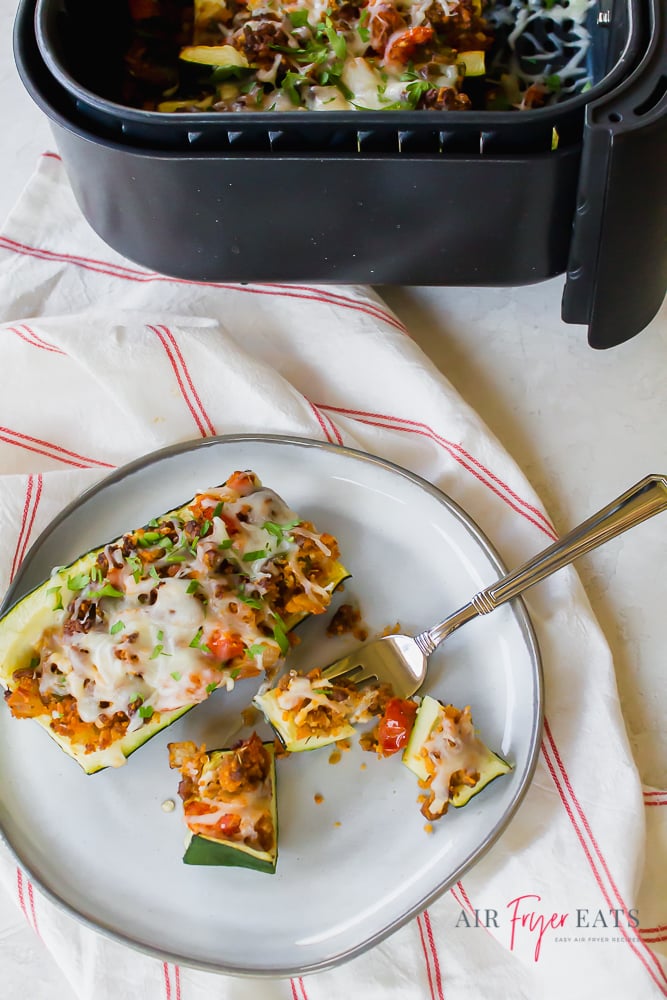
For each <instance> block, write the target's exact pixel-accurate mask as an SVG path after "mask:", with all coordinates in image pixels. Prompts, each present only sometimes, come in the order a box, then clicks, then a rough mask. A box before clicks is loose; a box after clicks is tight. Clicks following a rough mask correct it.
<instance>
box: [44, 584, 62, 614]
mask: <svg viewBox="0 0 667 1000" xmlns="http://www.w3.org/2000/svg"><path fill="white" fill-rule="evenodd" d="M47 594H55V595H56V597H55V601H54V603H53V610H54V611H61V610H62V608H63V595H62V587H49V589H48V590H47Z"/></svg>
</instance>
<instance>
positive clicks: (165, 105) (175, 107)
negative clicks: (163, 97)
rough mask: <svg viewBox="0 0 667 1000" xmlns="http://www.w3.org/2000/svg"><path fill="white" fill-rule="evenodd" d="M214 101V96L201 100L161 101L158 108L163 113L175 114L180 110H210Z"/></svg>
mask: <svg viewBox="0 0 667 1000" xmlns="http://www.w3.org/2000/svg"><path fill="white" fill-rule="evenodd" d="M214 103H215V98H214V97H213V96H210V97H204V98H203V99H202V100H201V101H197V100H195V101H186V100H182V101H160V103H159V104H158V106H157V110H158V111H161V112H162V113H163V114H174V113H176V112H179V111H208V110H209V109H210V108H212V107H213V104H214Z"/></svg>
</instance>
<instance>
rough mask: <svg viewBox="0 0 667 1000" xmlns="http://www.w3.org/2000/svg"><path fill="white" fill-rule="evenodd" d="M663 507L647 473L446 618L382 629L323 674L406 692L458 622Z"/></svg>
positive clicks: (666, 479)
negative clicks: (410, 630) (413, 627)
mask: <svg viewBox="0 0 667 1000" xmlns="http://www.w3.org/2000/svg"><path fill="white" fill-rule="evenodd" d="M666 508H667V476H647V477H646V478H645V479H642V480H641V481H640V482H638V483H636V484H635V485H634V486H632V487H631V488H630V489H629V490H627V491H626V492H625V493H623V494H622V495H621V496H620V497H618V498H617V499H616V500H614V501H612V503H610V504H607V506H606V507H603V508H602V510H599V511H598V512H597V514H593V515H592V517H589V518H588V519H587V520H586V521H583V522H582V523H581V524H580V525H579V526H578V527H576V528H573V529H572V531H569V532H568V533H567V535H564V536H563V538H560V539H559V540H558V541H556V542H554V544H553V545H550V546H549V547H548V548H546V549H544V550H543V551H542V552H539V553H538V554H537V555H536V556H534V557H533V558H532V559H529V560H528V562H526V563H524V565H523V566H520V567H519V568H518V569H515V570H513V571H512V572H511V573H508V574H507V576H504V577H503V578H502V579H501V580H498V581H497V582H496V583H493V584H491V586H490V587H487V588H486V589H485V590H482V591H480V592H479V593H478V594H475V596H474V597H473V598H472V600H471V601H470V602H469V603H468V604H465V605H464V606H463V607H462V608H459V610H458V611H455V612H454V614H452V615H450V616H449V617H448V618H445V620H444V621H442V622H439V623H438V624H437V625H434V626H433V627H432V628H429V629H426V631H425V632H420V633H419V635H415V636H410V635H386V636H382V637H381V638H379V639H371V640H370V642H367V643H365V644H364V645H363V646H360V647H359V648H358V649H355V650H353V652H351V653H349V654H348V655H347V656H343V657H341V659H339V660H336V662H335V663H332V664H330V665H329V666H328V667H325V669H324V670H323V671H322V676H323V677H325V678H327V679H328V680H332V679H333V678H334V677H340V676H341V675H343V674H344V675H346V676H347V677H349V678H350V679H351V680H353V681H355V682H361V681H367V680H371V679H373V678H377V680H379V681H382V682H386V683H388V684H391V686H392V689H393V691H394V694H395V695H396V697H398V698H408V697H409V696H410V695H411V694H414V693H415V691H416V690H417V689H418V688H419V687H420V686H421V685H422V684H423V682H424V678H425V677H426V669H427V666H428V658H429V656H430V655H431V653H432V652H433V650H434V649H436V648H437V647H438V646H439V645H440V643H441V642H443V641H444V640H445V639H446V638H447V636H448V635H451V633H452V632H454V631H455V630H456V629H457V628H460V627H461V625H465V623H466V622H469V621H470V620H471V619H472V618H477V616H478V615H487V614H489V613H490V612H491V611H494V610H495V609H496V608H498V607H500V605H501V604H504V603H505V602H506V601H511V600H512V598H514V597H518V596H519V594H522V593H523V592H524V591H525V590H528V588H529V587H532V586H533V585H534V584H536V583H539V581H540V580H544V579H545V577H547V576H551V574H552V573H555V572H557V570H559V569H562V568H563V566H567V565H569V563H571V562H572V561H573V560H574V559H576V558H577V557H578V556H581V555H583V554H584V553H585V552H590V551H591V550H592V549H596V548H598V546H600V545H604V543H605V542H608V541H610V540H611V539H612V538H616V537H617V536H618V535H621V534H622V533H623V532H624V531H628V529H629V528H633V527H634V526H635V525H637V524H641V522H642V521H645V520H646V519H647V518H649V517H653V515H654V514H659V513H660V511H662V510H665V509H666Z"/></svg>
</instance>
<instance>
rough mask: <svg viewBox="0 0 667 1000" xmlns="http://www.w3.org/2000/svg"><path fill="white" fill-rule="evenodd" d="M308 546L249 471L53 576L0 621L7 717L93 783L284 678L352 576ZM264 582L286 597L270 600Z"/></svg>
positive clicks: (307, 529)
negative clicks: (220, 704)
mask: <svg viewBox="0 0 667 1000" xmlns="http://www.w3.org/2000/svg"><path fill="white" fill-rule="evenodd" d="M237 514H241V517H240V518H239V517H237V516H236V515H237ZM302 525H303V528H302ZM300 530H301V532H302V533H300ZM314 533H315V535H314ZM313 537H318V538H319V534H318V533H317V532H316V530H315V529H314V528H313V526H312V524H310V523H309V522H302V521H301V520H299V519H298V518H296V516H295V514H294V511H292V510H290V508H289V507H287V505H286V504H285V503H284V501H283V500H281V498H280V497H278V496H277V494H275V493H274V492H273V491H271V490H268V489H265V488H264V487H263V486H262V484H261V483H260V481H259V479H258V478H257V476H255V474H254V473H249V472H243V473H240V472H236V473H234V474H233V475H232V476H231V477H230V478H229V480H228V481H227V483H226V484H224V486H221V487H215V488H214V489H211V490H208V491H205V492H203V493H200V494H197V496H196V497H195V498H194V499H193V500H191V501H190V502H189V503H187V504H185V505H183V506H182V507H179V508H176V509H175V510H173V511H169V512H168V513H167V514H164V515H161V516H160V517H159V518H156V519H154V520H153V521H151V522H150V523H149V524H148V525H145V526H144V527H142V528H138V529H136V530H135V531H133V532H129V533H127V534H126V535H124V536H123V537H122V538H120V539H116V540H114V541H112V542H110V543H108V544H106V545H104V546H101V547H99V548H95V549H93V550H91V551H90V552H87V553H86V554H84V555H83V556H81V557H80V558H78V559H77V560H76V561H75V562H73V563H72V564H71V565H70V566H67V567H64V568H63V567H61V568H59V569H57V570H55V571H54V573H53V574H52V575H51V577H49V579H48V580H46V581H44V583H42V584H41V585H40V586H39V587H37V588H36V589H35V590H33V591H31V592H30V593H29V594H27V595H26V596H25V597H23V598H22V599H21V600H19V601H18V602H17V603H16V604H15V605H14V606H13V607H12V608H11V609H10V610H9V611H8V612H7V613H6V614H5V615H4V617H3V618H2V619H0V684H2V686H3V687H4V688H6V693H5V700H6V701H7V703H8V705H9V708H10V711H11V712H12V714H13V715H15V716H16V717H18V718H33V719H35V721H37V722H38V723H39V724H40V725H41V726H42V727H43V728H44V729H45V730H46V731H47V732H48V733H49V735H50V736H51V737H52V738H53V739H54V740H55V741H56V742H57V743H58V745H59V746H60V747H61V748H62V749H63V750H65V752H66V753H67V754H69V756H71V757H72V758H73V759H74V760H76V761H77V763H79V764H80V765H81V767H82V768H83V770H84V771H85V772H86V773H88V774H92V773H95V772H96V771H99V770H102V769H103V768H105V767H118V766H120V765H121V764H123V763H125V760H126V759H127V757H129V756H130V754H132V753H133V752H134V751H135V750H136V749H137V748H138V747H140V746H141V745H142V744H144V743H145V742H146V741H147V740H149V739H150V738H151V737H152V736H154V735H155V734H156V733H158V732H160V731H161V730H162V729H164V728H166V727H167V726H168V725H170V724H171V723H172V722H174V721H175V720H176V719H178V718H180V717H181V716H182V715H184V714H185V712H187V711H189V710H190V709H191V708H193V707H194V705H196V704H198V703H199V702H200V701H203V700H205V699H206V698H207V697H208V696H209V694H211V693H212V691H213V690H215V689H216V688H218V687H221V686H224V687H227V688H231V687H233V684H234V682H235V680H236V679H238V678H243V677H254V676H258V675H259V674H261V673H262V672H263V671H264V672H267V671H268V672H269V673H271V672H275V671H276V670H277V669H278V667H279V666H280V665H281V663H282V658H283V657H284V656H285V655H286V653H287V652H288V650H289V641H288V639H287V636H286V633H287V632H288V631H289V630H291V629H292V628H294V627H295V626H296V625H297V624H298V623H299V622H301V621H302V620H303V619H304V618H306V617H308V616H309V615H310V614H313V613H315V614H318V613H321V612H323V611H325V610H326V609H327V607H328V605H329V603H330V600H331V594H332V593H333V591H334V590H335V588H336V587H337V586H338V585H339V584H340V583H341V582H342V580H344V579H345V578H346V577H347V575H348V574H347V571H346V570H345V568H344V567H343V566H342V564H341V563H340V562H338V561H337V559H336V554H337V546H336V542H335V539H332V537H331V536H329V535H325V536H322V537H324V538H325V539H326V545H325V546H324V550H323V549H322V548H320V547H319V546H317V545H315V544H314V542H313V541H312V539H313ZM325 551H326V552H328V553H330V554H329V555H326V554H325ZM303 560H307V564H308V567H309V574H310V578H309V586H308V594H306V592H305V590H304V587H303V585H302V584H300V583H299V579H300V578H301V579H303V578H304V576H303V572H302V571H301V563H302V561H303ZM313 567H315V570H316V574H315V577H313ZM267 569H270V573H268V574H267ZM267 577H268V578H269V579H270V580H271V581H272V582H273V583H277V584H278V586H276V587H275V589H274V590H271V591H268V592H266V593H263V591H262V581H265V580H266V579H267Z"/></svg>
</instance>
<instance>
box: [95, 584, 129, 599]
mask: <svg viewBox="0 0 667 1000" xmlns="http://www.w3.org/2000/svg"><path fill="white" fill-rule="evenodd" d="M95 596H96V597H123V596H124V595H123V591H122V590H117V589H116V587H112V586H111V584H110V583H105V584H104V586H103V587H102V588H101V589H100V590H98V591H97V592H96V594H95Z"/></svg>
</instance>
